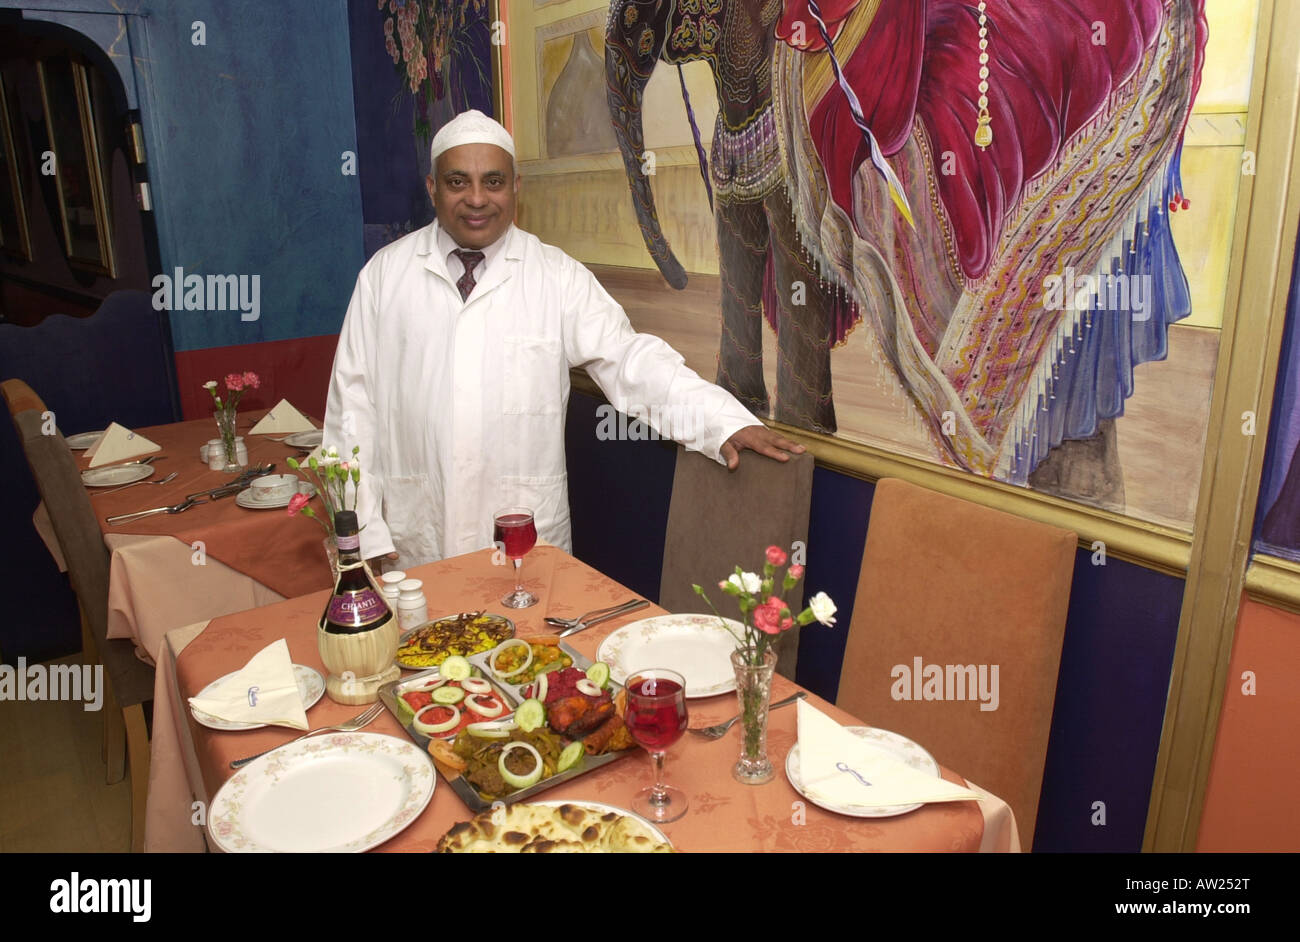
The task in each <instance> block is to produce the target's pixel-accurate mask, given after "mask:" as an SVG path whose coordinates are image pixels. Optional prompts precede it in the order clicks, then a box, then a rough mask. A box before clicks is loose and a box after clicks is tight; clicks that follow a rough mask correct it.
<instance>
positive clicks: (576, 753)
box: [555, 742, 586, 772]
mask: <svg viewBox="0 0 1300 942" xmlns="http://www.w3.org/2000/svg"><path fill="white" fill-rule="evenodd" d="M585 752H586V750H585V749H583V748H582V743H580V742H571V743H569V744H568V745H567V746H565V747H564V751H563V752H561V753H560V758H559V759H557V760H556V762H555V771H557V772H563V771H564V770H565V769H571V768H573V767H574V766H575V765H577V764H578V760H580V759H581V758H582V757H583V755H584V753H585Z"/></svg>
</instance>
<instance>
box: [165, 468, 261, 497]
mask: <svg viewBox="0 0 1300 942" xmlns="http://www.w3.org/2000/svg"><path fill="white" fill-rule="evenodd" d="M274 470H275V462H274V461H272V462H270V463H269V464H264V465H258V466H257V467H256V468H250V469H248V470H247V471H245V472H244V473H243V474H241V475H240V476H239V477H237V478H235V479H234V480H233V481H229V482H227V483H225V484H222V485H220V486H219V487H212V488H208V490H206V491H198V492H197V493H194V494H186V495H185V499H186V500H198V499H199V498H200V497H206V498H208V499H216V498H220V497H226V496H228V495H230V494H234V493H236V492H238V491H241V490H243V489H244V488H245V487H248V486H249V485H250V484H252V483H253V479H254V478H260V477H263V476H264V475H267V474H270V473H271V472H272V471H274ZM218 491H220V492H221V493H217V492H218Z"/></svg>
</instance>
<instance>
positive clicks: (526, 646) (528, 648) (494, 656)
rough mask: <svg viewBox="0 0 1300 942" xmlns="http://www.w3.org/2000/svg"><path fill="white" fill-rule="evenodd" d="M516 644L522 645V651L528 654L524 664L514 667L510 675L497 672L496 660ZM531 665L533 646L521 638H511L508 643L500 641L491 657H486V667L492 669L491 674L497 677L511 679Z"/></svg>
mask: <svg viewBox="0 0 1300 942" xmlns="http://www.w3.org/2000/svg"><path fill="white" fill-rule="evenodd" d="M518 644H522V645H523V646H524V649H525V650H526V651H527V652H528V656H527V657H526V658H524V662H523V663H522V664H520V665H519V666H518V667H516V668H515V669H514V670H512V671H510V673H508V674H507V673H503V672H502V671H500V670H498V669H497V658H498V657H500V656H501V654H502V653H503V652H504V651H505V649H506V648H513V647H514V646H515V645H518ZM531 663H533V646H532V645H531V644H529V643H528V642H527V641H525V640H524V639H523V638H511V639H510V640H509V641H502V642H501V643H500V644H499V645H497V649H496V650H495V651H493V652H492V654H491V655H489V656H488V667H490V668H492V673H494V674H496V675H497V676H498V677H513V676H515V674H519V673H522V672H524V671H526V670H528V665H529V664H531Z"/></svg>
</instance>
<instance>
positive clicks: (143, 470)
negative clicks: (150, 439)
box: [81, 461, 153, 487]
mask: <svg viewBox="0 0 1300 942" xmlns="http://www.w3.org/2000/svg"><path fill="white" fill-rule="evenodd" d="M151 474H153V465H151V464H140V463H138V462H135V461H132V462H129V463H127V464H115V465H109V466H108V467H107V468H91V469H90V470H88V471H82V472H81V483H82V484H85V485H86V487H115V486H117V485H119V484H133V483H135V482H136V481H143V480H144V479H145V478H147V477H149V475H151Z"/></svg>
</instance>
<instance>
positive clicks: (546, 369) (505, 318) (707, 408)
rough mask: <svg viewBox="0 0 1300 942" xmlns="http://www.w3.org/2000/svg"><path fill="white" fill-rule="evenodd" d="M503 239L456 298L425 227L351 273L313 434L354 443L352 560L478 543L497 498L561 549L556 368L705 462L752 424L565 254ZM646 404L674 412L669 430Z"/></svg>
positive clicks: (565, 382)
mask: <svg viewBox="0 0 1300 942" xmlns="http://www.w3.org/2000/svg"><path fill="white" fill-rule="evenodd" d="M504 238H505V240H506V242H505V245H504V247H503V248H502V250H501V252H500V253H499V255H498V256H497V257H496V258H495V259H494V260H493V263H492V264H491V265H489V266H487V270H486V271H483V272H482V274H481V280H480V281H479V283H478V284H477V285H476V286H475V288H474V290H473V292H472V293H471V294H470V296H469V298H468V299H466V300H465V301H464V302H462V301H461V298H460V292H459V291H458V290H457V289H456V284H455V282H456V279H457V278H459V277H460V272H457V273H456V275H455V277H453V276H452V275H451V274H449V272H448V271H447V265H446V260H445V259H444V258H443V255H442V252H441V251H440V250H439V248H438V240H437V223H436V222H435V223H432V224H431V225H429V226H428V227H426V228H424V229H421V230H420V231H418V232H414V233H411V234H410V235H408V236H406V237H404V238H402V239H399V240H398V241H396V242H394V243H392V244H390V245H388V246H386V247H384V248H383V249H381V250H380V251H378V252H376V253H375V255H374V257H373V258H371V260H370V261H369V262H367V263H366V265H365V267H364V268H363V269H362V270H361V274H360V275H359V276H358V278H357V286H356V290H355V291H354V292H353V295H352V302H351V304H350V305H349V306H348V312H347V317H346V318H345V319H344V322H343V330H342V332H341V334H340V336H339V345H338V351H337V353H336V354H335V358H334V375H333V379H332V380H331V382H330V389H329V398H328V403H327V407H326V415H325V443H326V444H327V445H329V444H336V445H337V446H338V447H339V453H340V455H343V456H347V455H349V454H350V453H351V451H352V447H353V445H354V444H355V445H359V446H360V448H361V452H360V460H361V467H362V486H361V492H360V495H359V500H358V507H357V511H358V516H359V519H360V523H361V524H362V526H363V529H362V531H361V548H362V553H363V554H364V556H365V558H372V557H374V556H378V555H382V554H384V553H388V552H391V551H392V550H393V549H396V550H397V552H398V554H399V565H401V566H402V567H408V566H414V565H418V564H420V563H424V562H429V561H432V560H436V559H441V558H443V557H447V556H454V555H457V554H460V553H466V552H470V551H473V550H477V549H482V548H485V547H490V546H491V545H492V535H493V534H492V514H493V511H494V510H496V509H498V508H500V507H504V506H506V505H510V504H515V505H523V506H527V507H531V508H532V509H533V511H534V515H535V520H536V522H537V532H538V536H539V537H540V538H541V539H543V540H546V541H548V542H550V543H552V544H554V545H556V546H559V547H561V548H563V549H565V550H566V551H567V550H569V549H570V548H571V542H570V532H569V496H568V476H567V474H566V473H565V461H564V420H565V413H566V407H567V405H568V401H569V368H570V367H584V368H586V370H587V372H588V373H589V374H590V375H591V377H592V379H594V380H595V381H596V383H597V384H598V385H599V386H600V388H601V389H602V390H603V391H604V392H605V395H606V396H607V397H609V399H610V401H611V402H612V403H614V404H615V405H617V406H619V407H620V409H621V410H622V411H624V412H627V413H628V414H629V415H634V416H638V417H644V416H646V415H647V413H649V418H650V420H651V423H650V424H652V425H655V426H656V428H657V430H658V431H659V432H660V433H662V434H664V436H665V437H668V436H669V434H671V437H673V438H675V439H676V440H678V441H680V442H681V443H682V444H684V445H686V446H687V447H688V448H690V449H692V450H695V451H700V452H702V453H704V454H706V455H708V456H709V457H711V458H713V459H714V460H717V461H721V460H722V459H721V456H720V453H719V449H720V448H721V446H722V444H723V443H724V442H725V441H726V440H727V439H728V438H730V437H731V435H732V434H734V433H735V432H736V431H737V430H738V429H741V428H744V427H745V426H749V425H757V424H760V423H759V422H758V420H757V419H756V418H754V416H753V415H752V414H751V413H750V412H749V411H748V410H746V409H745V408H744V407H743V406H741V405H740V403H738V402H737V401H736V400H735V399H734V398H733V397H732V396H731V395H730V394H728V393H727V392H725V391H724V390H722V389H721V388H719V387H718V386H716V385H714V384H712V383H709V382H706V381H704V380H703V379H701V378H700V377H699V376H698V375H697V374H696V373H694V372H693V371H691V370H690V369H688V368H687V367H686V365H685V363H684V361H683V359H682V357H681V355H680V354H678V353H677V352H676V351H674V350H673V349H672V348H671V347H670V346H668V344H667V343H665V342H664V341H663V340H661V339H659V338H658V337H654V336H651V335H648V334H638V333H636V332H635V331H634V330H633V329H632V326H631V324H629V323H628V320H627V315H626V314H625V313H624V312H623V309H622V308H621V307H620V306H619V305H618V303H617V302H616V301H615V300H614V299H613V298H611V297H610V296H609V294H608V293H606V291H605V290H604V289H603V288H602V287H601V286H600V284H599V282H597V281H596V279H595V277H594V276H593V275H592V274H591V272H589V271H587V269H586V268H584V267H583V266H582V265H580V264H579V263H578V262H576V261H575V260H574V259H572V258H570V257H569V256H567V255H565V254H564V252H562V251H561V250H560V249H557V248H555V247H554V246H550V245H544V244H543V243H542V242H541V241H540V240H538V239H537V238H536V237H534V236H532V235H529V234H528V233H526V232H523V231H521V230H520V229H517V228H515V227H513V226H512V227H511V228H510V230H509V231H508V232H507V234H506V235H505V236H504ZM665 407H667V408H665ZM670 410H672V411H670ZM656 415H659V416H664V415H669V416H676V417H677V420H676V421H675V422H674V423H673V425H674V427H673V428H671V429H666V428H663V427H662V425H663V424H664V423H663V422H662V421H658V422H656V421H655V417H656ZM686 415H689V416H690V417H691V419H692V421H686V422H683V421H682V419H681V417H682V416H686ZM608 425H610V426H614V425H615V423H613V422H611V423H608Z"/></svg>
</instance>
